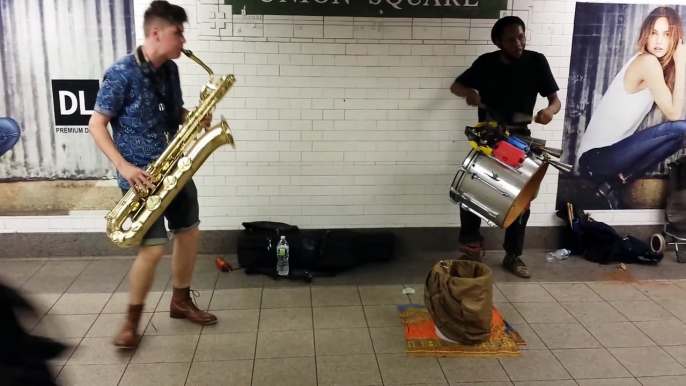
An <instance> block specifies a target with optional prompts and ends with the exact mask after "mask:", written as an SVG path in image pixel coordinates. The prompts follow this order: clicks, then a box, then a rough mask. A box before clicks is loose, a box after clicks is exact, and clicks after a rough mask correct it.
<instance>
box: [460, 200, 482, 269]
mask: <svg viewBox="0 0 686 386" xmlns="http://www.w3.org/2000/svg"><path fill="white" fill-rule="evenodd" d="M480 227H481V217H479V216H477V215H475V214H474V213H472V212H470V211H468V210H466V209H463V208H462V207H460V243H461V244H462V249H461V251H462V252H463V253H464V254H465V255H466V257H467V258H468V259H470V260H477V261H480V260H481V257H483V254H484V249H483V237H482V236H481V231H480Z"/></svg>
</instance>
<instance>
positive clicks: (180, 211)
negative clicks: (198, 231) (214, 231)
mask: <svg viewBox="0 0 686 386" xmlns="http://www.w3.org/2000/svg"><path fill="white" fill-rule="evenodd" d="M127 191H128V190H123V189H122V193H124V194H126V192H127ZM165 218H166V219H167V222H168V223H169V230H170V231H171V232H172V233H179V232H184V231H187V230H190V229H193V228H196V227H197V226H198V225H199V224H200V208H199V205H198V189H197V188H196V186H195V183H194V182H193V180H192V179H191V180H190V181H188V183H187V184H186V186H184V187H183V189H181V191H180V192H179V193H178V194H177V195H176V197H174V199H173V200H172V202H171V203H170V204H169V206H168V207H167V209H166V210H165V211H164V214H163V215H162V216H160V217H159V218H158V219H157V221H155V223H154V224H152V226H151V227H150V229H149V230H148V233H146V234H145V236H143V240H142V241H141V245H146V246H148V245H163V244H166V243H167V241H168V240H169V238H168V236H167V228H166V227H165V226H164V219H165Z"/></svg>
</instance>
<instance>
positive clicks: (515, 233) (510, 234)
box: [460, 207, 531, 256]
mask: <svg viewBox="0 0 686 386" xmlns="http://www.w3.org/2000/svg"><path fill="white" fill-rule="evenodd" d="M530 214H531V211H530V210H528V209H527V210H525V211H524V213H522V215H521V216H520V217H518V218H517V219H516V220H515V221H514V222H513V223H512V224H511V225H510V226H509V227H507V229H506V230H505V242H504V243H503V248H505V253H507V254H508V255H510V256H521V255H522V251H523V250H524V236H525V235H526V223H527V222H528V221H529V215H530ZM460 223H461V225H460V242H461V243H462V244H466V243H474V242H481V241H483V237H482V236H481V232H480V231H479V228H480V227H481V217H479V216H477V215H475V214H474V213H472V212H470V211H468V210H465V209H462V207H460Z"/></svg>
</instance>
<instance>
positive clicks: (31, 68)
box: [0, 0, 135, 214]
mask: <svg viewBox="0 0 686 386" xmlns="http://www.w3.org/2000/svg"><path fill="white" fill-rule="evenodd" d="M134 47H135V31H134V15H133V1H132V0H123V1H111V0H91V1H71V0H0V121H2V120H4V121H6V122H10V119H11V121H12V122H13V123H15V124H16V125H18V126H19V127H20V129H21V136H20V139H19V141H18V142H17V143H16V144H15V145H13V146H12V148H11V149H5V151H3V153H2V154H0V182H2V183H1V184H0V187H1V188H0V190H1V191H0V193H1V194H2V196H3V200H0V201H1V202H3V203H4V204H0V213H2V214H6V212H8V211H9V212H12V211H18V212H23V211H25V210H30V211H38V212H41V211H50V210H55V209H56V208H57V207H63V206H64V207H65V208H63V209H95V208H92V207H88V208H83V207H73V206H69V205H68V204H67V203H62V204H60V203H56V202H55V200H56V199H59V196H60V195H63V194H67V195H69V194H71V196H72V197H75V196H74V194H76V193H77V192H81V193H82V192H84V189H88V187H89V186H95V185H96V183H95V181H98V182H99V183H102V181H103V180H111V179H114V177H115V170H114V168H113V167H112V166H111V164H110V162H109V161H108V160H107V158H106V157H105V156H104V154H102V152H101V151H100V150H99V149H98V148H97V146H96V145H95V143H94V141H93V139H92V137H91V135H90V134H89V133H88V120H89V118H90V115H91V114H92V109H93V107H94V105H95V97H96V95H97V91H98V89H99V87H100V82H101V79H102V76H103V73H104V71H105V70H106V69H107V68H108V67H109V66H110V65H112V64H113V63H114V62H115V61H116V60H117V59H119V58H120V57H122V56H124V55H126V54H127V53H128V52H130V51H132V50H133V49H134ZM69 187H72V188H73V190H74V193H66V192H68V190H69V189H67V190H64V188H69ZM27 195H28V196H27ZM65 199H66V200H67V201H68V200H70V198H68V197H66V198H65ZM77 199H79V197H76V198H73V200H75V201H76V200H77ZM22 202H25V203H26V204H25V205H24V204H22ZM81 202H83V199H82V197H81ZM63 204H64V205H63ZM9 205H11V207H8V206H9ZM96 206H97V205H96ZM100 206H103V207H107V206H111V204H110V203H109V202H108V203H107V204H103V205H100ZM98 209H100V208H98Z"/></svg>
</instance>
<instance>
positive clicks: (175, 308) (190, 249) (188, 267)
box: [167, 180, 217, 325]
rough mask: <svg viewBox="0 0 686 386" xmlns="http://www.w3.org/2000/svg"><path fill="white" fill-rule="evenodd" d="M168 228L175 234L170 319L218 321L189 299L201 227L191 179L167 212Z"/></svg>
mask: <svg viewBox="0 0 686 386" xmlns="http://www.w3.org/2000/svg"><path fill="white" fill-rule="evenodd" d="M167 212H168V219H169V228H170V229H171V230H172V232H173V233H174V252H173V254H172V284H173V289H174V293H173V294H172V300H171V305H170V313H169V316H171V317H172V318H176V319H188V320H189V321H191V322H193V323H197V324H201V325H208V324H213V323H216V322H217V318H216V317H215V316H214V315H212V314H210V313H208V312H205V311H202V310H200V309H199V308H198V306H197V305H196V304H195V303H194V301H193V299H192V298H191V289H190V287H191V282H192V281H193V271H194V269H195V262H196V260H197V254H198V243H199V240H200V231H199V229H198V225H199V224H200V215H199V212H200V211H199V205H198V190H197V188H196V186H195V183H194V182H193V180H191V181H189V182H188V184H186V186H185V187H184V188H183V190H182V191H181V192H179V195H178V196H176V198H175V199H174V201H173V202H172V204H171V205H170V206H169V208H168V209H167Z"/></svg>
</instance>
